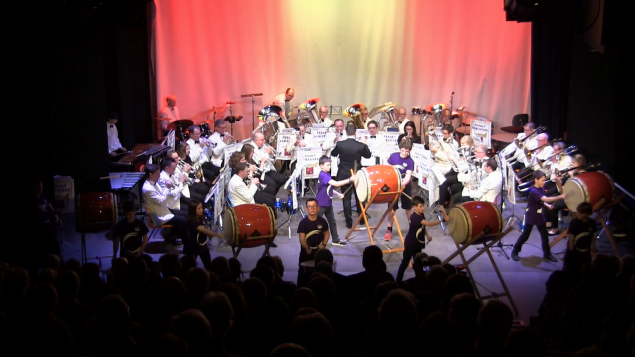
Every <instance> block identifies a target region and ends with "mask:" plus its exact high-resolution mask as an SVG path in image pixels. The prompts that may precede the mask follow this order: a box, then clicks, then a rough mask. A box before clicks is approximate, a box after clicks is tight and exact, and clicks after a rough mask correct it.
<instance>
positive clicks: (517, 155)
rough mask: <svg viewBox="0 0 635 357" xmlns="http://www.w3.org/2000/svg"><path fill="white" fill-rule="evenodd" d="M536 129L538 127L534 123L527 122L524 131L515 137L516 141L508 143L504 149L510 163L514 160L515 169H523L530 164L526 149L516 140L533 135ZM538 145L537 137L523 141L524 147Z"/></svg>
mask: <svg viewBox="0 0 635 357" xmlns="http://www.w3.org/2000/svg"><path fill="white" fill-rule="evenodd" d="M535 129H536V125H535V124H534V123H531V122H529V123H527V124H525V125H524V126H523V132H522V133H519V134H518V135H517V136H516V139H514V141H512V142H511V143H510V144H509V145H507V146H506V147H505V148H504V149H503V150H502V154H503V157H505V158H506V160H507V161H509V162H510V163H511V162H513V163H512V168H513V169H514V170H520V169H523V168H525V166H527V165H528V164H529V162H528V161H527V158H526V157H525V151H524V150H523V149H520V148H519V147H518V145H516V142H515V141H519V140H523V139H525V138H526V137H528V136H530V135H532V134H533V133H534V131H535ZM537 146H538V142H537V141H536V138H535V137H532V138H529V139H526V140H525V141H523V147H524V148H535V147H537Z"/></svg>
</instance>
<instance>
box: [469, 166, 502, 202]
mask: <svg viewBox="0 0 635 357" xmlns="http://www.w3.org/2000/svg"><path fill="white" fill-rule="evenodd" d="M502 181H503V176H502V173H501V171H500V170H498V169H497V170H496V171H492V172H491V173H490V174H488V175H487V177H485V178H484V179H483V180H482V181H481V185H480V186H479V187H478V190H476V191H470V197H472V198H473V199H475V200H477V201H484V202H496V198H497V197H498V195H499V194H500V192H501V187H502V184H503V182H502Z"/></svg>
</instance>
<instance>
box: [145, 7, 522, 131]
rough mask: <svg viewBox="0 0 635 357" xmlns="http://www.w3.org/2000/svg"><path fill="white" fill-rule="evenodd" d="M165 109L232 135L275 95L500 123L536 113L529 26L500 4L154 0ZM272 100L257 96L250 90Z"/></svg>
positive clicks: (160, 98)
mask: <svg viewBox="0 0 635 357" xmlns="http://www.w3.org/2000/svg"><path fill="white" fill-rule="evenodd" d="M152 15H153V16H154V18H153V19H151V21H152V26H151V28H152V34H151V36H152V40H151V42H152V46H153V47H152V49H151V56H152V67H153V68H152V69H153V71H154V73H155V75H156V96H157V102H156V110H157V111H158V110H160V109H161V108H162V107H163V106H164V105H165V100H164V98H165V96H166V95H168V94H174V95H176V97H177V106H178V107H179V110H180V113H181V118H182V119H195V121H197V122H198V121H200V120H207V119H209V120H211V119H212V118H213V116H214V112H215V115H216V118H219V117H220V118H222V117H226V116H228V115H230V113H229V108H228V107H227V105H226V104H225V103H226V102H227V101H235V102H236V104H233V106H232V110H233V114H234V115H235V116H237V115H242V116H243V117H244V118H243V119H242V120H241V121H240V122H238V123H236V124H235V125H234V128H233V130H234V136H236V137H238V138H239V139H242V138H245V137H247V136H248V135H250V133H251V129H252V118H253V117H254V116H255V121H256V123H255V125H257V120H258V118H257V113H258V111H259V110H260V109H261V108H263V107H264V106H266V105H269V104H270V102H271V100H272V99H273V97H274V96H276V95H278V94H281V93H283V92H284V91H285V89H286V88H288V87H293V88H295V91H296V92H295V98H294V100H293V105H294V106H297V105H299V104H301V103H302V102H303V101H305V100H307V99H310V98H313V97H320V98H321V101H320V103H319V104H320V105H323V104H324V105H327V106H334V108H335V110H336V111H339V110H340V109H343V108H346V107H347V106H349V105H351V104H353V103H356V102H361V103H364V104H365V105H366V106H367V107H369V108H371V109H372V108H373V107H375V106H377V105H379V104H382V103H384V102H388V101H391V102H394V103H397V104H398V105H399V106H403V107H405V108H406V110H407V112H408V117H409V118H411V119H414V120H415V122H416V123H417V124H418V123H419V117H414V118H413V117H412V107H413V106H418V107H425V106H427V105H429V104H436V103H447V104H449V102H450V97H451V95H452V92H454V102H453V107H454V108H455V109H456V108H457V107H459V106H460V105H464V106H465V107H466V110H468V111H470V112H474V113H476V114H478V115H479V116H483V117H486V118H488V119H490V120H492V121H493V122H494V125H495V132H499V131H500V129H499V128H500V127H501V126H507V125H511V119H512V116H513V115H515V114H518V113H529V108H530V103H529V98H530V92H529V86H530V73H529V68H530V55H531V53H530V52H531V51H530V32H531V27H530V26H531V25H530V24H529V23H516V22H507V21H505V12H504V11H503V4H502V2H501V1H500V0H487V1H463V0H448V1H439V0H400V1H396V0H395V1H388V0H383V1H382V0H358V1H353V0H320V1H308V0H267V1H262V0H232V1H209V0H191V1H178V0H155V9H154V10H153V14H152ZM253 93H263V96H259V97H254V99H255V100H254V101H255V103H253V108H254V111H255V115H253V114H254V113H253V111H252V98H251V97H241V95H245V94H253Z"/></svg>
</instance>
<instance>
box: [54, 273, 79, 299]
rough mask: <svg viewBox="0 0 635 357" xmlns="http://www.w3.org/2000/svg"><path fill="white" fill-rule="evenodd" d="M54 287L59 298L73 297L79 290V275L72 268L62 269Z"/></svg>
mask: <svg viewBox="0 0 635 357" xmlns="http://www.w3.org/2000/svg"><path fill="white" fill-rule="evenodd" d="M55 288H56V290H57V293H58V295H59V297H60V299H64V300H71V299H75V298H76V297H77V293H78V292H79V276H77V273H75V271H73V270H68V269H64V270H62V271H60V274H59V275H58V276H57V280H56V282H55Z"/></svg>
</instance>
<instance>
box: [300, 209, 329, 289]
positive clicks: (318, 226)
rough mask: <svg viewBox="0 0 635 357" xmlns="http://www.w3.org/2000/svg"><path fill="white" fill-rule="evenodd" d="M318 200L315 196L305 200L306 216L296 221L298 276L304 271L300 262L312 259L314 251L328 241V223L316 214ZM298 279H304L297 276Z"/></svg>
mask: <svg viewBox="0 0 635 357" xmlns="http://www.w3.org/2000/svg"><path fill="white" fill-rule="evenodd" d="M318 210H319V207H318V202H317V200H316V199H315V198H309V199H307V201H306V211H307V216H306V217H304V218H303V219H302V220H301V221H300V223H298V230H297V232H298V237H299V239H300V246H301V248H300V257H299V259H298V266H299V270H298V277H300V275H301V274H303V273H304V271H303V269H302V266H301V265H300V264H302V263H304V262H306V261H309V260H314V257H315V253H316V252H317V251H318V250H320V249H324V248H326V244H327V243H328V242H329V224H328V222H327V221H326V219H324V218H323V217H320V216H318ZM298 280H299V281H302V280H305V279H300V278H298Z"/></svg>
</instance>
